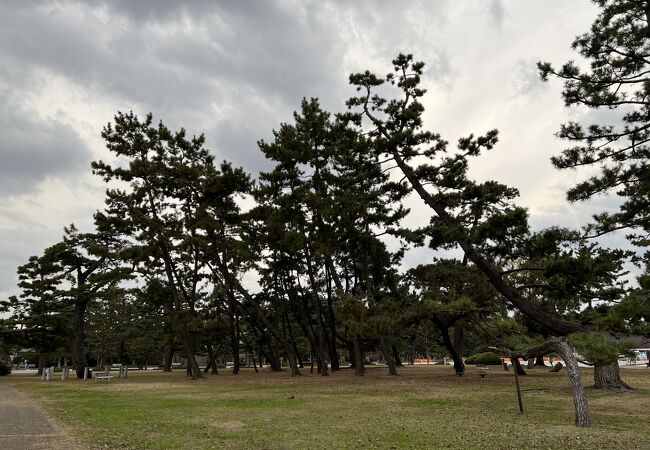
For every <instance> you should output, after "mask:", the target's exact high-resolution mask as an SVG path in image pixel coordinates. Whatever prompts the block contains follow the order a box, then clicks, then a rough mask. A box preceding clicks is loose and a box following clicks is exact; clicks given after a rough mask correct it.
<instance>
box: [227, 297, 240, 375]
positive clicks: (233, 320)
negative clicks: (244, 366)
mask: <svg viewBox="0 0 650 450" xmlns="http://www.w3.org/2000/svg"><path fill="white" fill-rule="evenodd" d="M228 319H229V322H230V342H231V348H232V374H233V375H237V374H238V373H239V366H240V361H239V326H238V324H237V314H236V313H235V298H234V293H233V292H232V291H231V290H229V292H228Z"/></svg>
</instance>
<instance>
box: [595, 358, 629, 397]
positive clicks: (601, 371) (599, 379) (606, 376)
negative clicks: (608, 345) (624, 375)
mask: <svg viewBox="0 0 650 450" xmlns="http://www.w3.org/2000/svg"><path fill="white" fill-rule="evenodd" d="M594 387H595V388H596V389H611V390H616V391H621V392H627V391H631V390H633V389H632V388H631V387H630V386H628V385H627V384H626V383H625V382H624V381H623V380H622V379H621V372H620V370H619V367H618V360H615V361H614V362H613V363H611V364H608V365H594Z"/></svg>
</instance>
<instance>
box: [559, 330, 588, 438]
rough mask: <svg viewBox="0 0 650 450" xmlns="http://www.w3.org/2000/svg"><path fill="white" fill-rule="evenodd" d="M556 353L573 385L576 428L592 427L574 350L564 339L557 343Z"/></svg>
mask: <svg viewBox="0 0 650 450" xmlns="http://www.w3.org/2000/svg"><path fill="white" fill-rule="evenodd" d="M556 352H557V354H558V355H560V357H561V358H562V359H563V360H564V362H565V364H566V370H567V375H568V377H569V384H570V385H571V394H572V395H573V406H574V408H575V415H576V426H577V427H589V426H591V419H590V418H589V404H588V403H587V395H586V394H585V388H584V386H583V385H582V381H580V369H579V368H578V360H577V359H576V356H575V355H574V354H573V350H571V348H570V347H569V344H567V342H566V341H565V340H564V339H561V340H558V341H557V344H556Z"/></svg>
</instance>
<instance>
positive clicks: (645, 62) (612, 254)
mask: <svg viewBox="0 0 650 450" xmlns="http://www.w3.org/2000/svg"><path fill="white" fill-rule="evenodd" d="M595 3H596V4H597V5H598V6H599V7H600V13H599V15H598V17H597V19H596V20H595V22H594V23H593V25H592V27H591V29H590V30H589V31H588V32H587V33H586V34H584V35H581V36H578V37H577V38H576V39H575V41H574V42H573V44H572V46H573V48H574V49H575V50H576V51H577V52H578V53H579V54H580V55H581V57H582V58H583V59H584V60H586V61H587V62H588V65H584V66H583V65H580V64H578V63H575V62H568V63H566V64H564V65H562V66H560V67H559V68H556V67H555V66H554V65H552V64H551V63H546V62H541V63H539V64H538V68H539V72H540V76H541V78H542V80H544V81H550V82H558V81H559V82H561V83H563V91H562V97H563V99H564V102H565V104H566V105H567V107H569V106H575V105H582V106H586V107H588V108H608V109H611V110H614V111H620V116H619V119H618V121H617V122H615V123H607V124H591V123H578V122H570V123H565V124H561V125H560V124H559V132H558V135H559V137H560V138H562V139H563V140H564V141H565V142H566V148H565V149H564V150H563V151H558V152H557V154H556V156H555V157H553V159H552V164H553V165H554V166H555V167H556V168H557V169H558V170H567V169H574V170H578V171H580V170H588V169H589V168H590V170H591V171H590V172H589V173H593V174H594V175H593V176H591V177H590V178H587V179H586V181H583V182H580V183H578V184H576V185H575V186H573V187H572V188H571V189H570V190H569V191H568V193H567V196H568V200H569V201H571V202H588V201H590V199H592V198H594V197H595V196H598V195H611V196H615V197H618V198H619V199H620V200H621V201H620V207H619V208H618V209H616V210H614V211H605V212H602V213H599V214H597V215H595V216H594V217H593V221H591V222H590V223H586V224H583V227H582V228H579V229H568V228H564V227H560V226H554V227H550V228H546V229H541V230H540V229H532V228H531V227H530V226H529V220H528V219H529V218H528V213H527V211H526V209H525V208H523V207H521V206H520V205H518V195H519V192H518V190H517V188H516V187H514V186H507V185H505V184H503V183H501V182H499V181H498V180H495V181H485V182H478V181H475V180H473V179H472V178H471V177H470V176H469V169H470V167H471V165H472V164H473V161H475V160H476V157H478V156H479V155H481V154H483V153H485V152H492V151H496V152H498V148H497V147H498V146H497V141H498V132H497V130H487V131H485V132H484V134H479V135H469V136H466V137H461V138H459V139H458V140H457V143H456V144H455V145H452V144H450V143H449V142H448V141H447V140H445V138H444V137H443V136H441V135H439V134H438V133H436V132H435V131H431V130H429V129H428V128H427V127H426V125H425V123H424V121H423V113H424V105H423V103H422V98H423V97H424V96H425V95H426V90H425V89H424V88H423V87H422V85H421V77H422V74H423V71H424V69H425V64H424V63H423V62H419V61H417V60H415V59H414V58H413V56H412V55H405V54H400V55H399V56H397V57H396V58H395V59H394V60H393V61H392V67H390V72H389V74H388V75H386V76H380V75H376V74H374V73H371V72H369V71H365V72H360V73H355V74H352V75H350V79H349V81H350V84H351V86H352V87H353V88H355V89H356V94H355V96H353V97H351V98H349V99H348V100H347V102H346V105H347V110H346V111H345V112H343V113H338V114H333V113H330V112H328V111H325V110H323V108H322V107H321V106H320V104H319V101H318V100H317V99H313V98H312V99H304V100H303V101H302V103H301V105H300V106H299V108H298V110H297V112H295V113H294V116H293V118H292V119H291V120H289V121H288V122H286V123H282V124H280V125H279V127H278V128H277V129H276V130H275V131H274V132H273V137H272V139H271V140H269V141H268V142H267V141H259V142H258V146H259V149H260V151H261V153H262V154H263V155H264V157H265V158H266V159H267V160H268V162H269V163H270V164H269V166H270V167H271V169H270V170H268V171H266V172H263V173H260V174H259V176H257V177H253V176H252V175H251V174H249V173H247V171H246V168H240V167H234V166H233V165H232V164H231V163H230V162H228V161H223V162H217V161H215V158H214V156H213V153H211V152H210V151H209V150H208V149H206V148H205V146H204V143H205V139H204V137H203V136H188V135H187V134H186V132H185V130H183V129H180V130H178V131H174V130H170V129H169V128H167V127H166V126H165V125H164V124H163V123H162V122H158V123H156V122H154V118H153V115H152V114H149V115H147V116H145V117H138V116H137V115H136V114H134V113H132V112H129V113H122V112H118V113H117V114H116V115H115V117H114V120H113V121H112V122H111V123H109V124H107V125H106V126H105V127H104V129H103V130H102V137H103V139H104V141H105V143H106V148H107V150H108V152H109V154H110V156H109V157H107V158H106V159H107V160H110V161H112V162H111V163H108V162H105V161H101V160H100V161H95V162H93V163H92V172H93V174H95V175H96V176H97V177H99V178H101V180H103V182H105V183H106V198H105V205H103V206H101V205H97V206H98V210H97V212H96V213H95V215H94V224H95V227H94V229H93V230H88V231H84V232H82V231H80V230H78V229H77V228H76V227H75V226H74V225H68V226H66V227H65V228H64V234H63V237H62V239H61V241H60V242H58V243H55V244H54V245H52V246H51V247H49V248H47V249H44V251H43V252H42V253H41V254H40V255H36V256H32V257H30V258H29V259H28V260H27V261H26V262H25V264H24V265H22V266H21V267H19V268H18V277H19V286H18V287H19V288H20V294H19V295H17V296H13V297H11V298H9V299H7V300H5V301H2V302H0V305H1V306H0V308H1V310H2V311H4V312H5V313H7V318H5V319H2V321H1V322H0V341H1V342H0V350H3V351H5V352H8V351H9V350H8V349H9V348H13V349H21V348H22V349H29V350H30V351H32V352H33V355H32V358H33V359H34V361H35V362H36V363H37V364H38V369H39V373H40V371H42V370H43V368H44V367H46V366H47V365H49V364H50V363H51V362H52V361H53V360H56V359H59V358H67V359H69V361H70V363H71V365H72V366H73V367H74V370H75V371H76V374H77V376H78V377H83V374H84V368H85V367H86V366H89V365H90V366H93V365H98V366H101V365H102V364H104V363H118V362H119V363H126V364H136V365H138V366H140V367H143V366H146V365H147V364H149V365H152V364H153V365H156V366H157V365H160V366H161V367H162V368H163V369H164V370H167V371H169V370H171V369H172V361H173V358H174V355H181V356H182V357H183V358H185V359H186V361H187V369H186V370H187V374H188V376H191V377H194V378H201V377H204V376H205V375H204V374H205V373H206V372H208V371H211V372H212V373H213V374H214V373H218V369H217V368H218V366H219V365H220V364H222V360H223V359H224V357H225V359H227V360H228V361H231V362H232V373H233V374H237V373H238V372H239V370H240V367H241V366H242V364H243V363H242V360H241V359H242V357H244V358H245V359H246V360H247V361H249V362H252V363H253V364H254V365H255V366H256V370H257V366H260V365H261V363H262V360H263V361H264V362H265V363H267V364H269V365H270V367H271V370H280V369H281V367H282V361H286V363H287V364H288V366H289V367H290V373H291V375H292V376H298V375H300V374H301V371H304V370H311V371H315V372H317V373H319V374H320V375H322V376H327V375H328V373H329V372H330V371H337V370H341V369H342V368H344V367H351V368H353V370H354V371H355V374H356V375H358V376H363V374H364V364H366V363H367V357H368V356H369V355H371V354H373V355H375V354H378V355H381V359H382V360H383V361H385V363H386V365H387V368H388V369H387V370H388V374H389V375H397V374H398V371H399V366H400V365H402V364H403V363H405V362H406V361H404V360H405V359H408V360H410V361H411V362H412V361H413V360H414V359H415V358H416V357H425V358H429V357H431V356H448V357H450V358H451V360H453V370H454V371H455V373H456V374H458V375H459V376H462V375H463V374H464V372H465V364H464V358H465V357H467V356H469V355H471V354H473V353H478V352H480V351H486V350H487V349H488V347H496V348H497V349H499V351H502V353H503V354H508V355H510V356H521V357H524V358H538V359H539V358H541V357H543V356H544V355H548V354H551V353H553V354H558V355H560V356H561V357H562V359H563V360H564V361H565V362H566V364H567V374H568V377H569V381H570V384H571V387H572V392H573V396H574V403H575V406H576V424H577V425H578V426H588V425H589V424H590V419H589V413H588V405H587V399H586V396H585V394H584V389H583V380H581V378H580V372H579V370H578V365H577V364H578V359H577V357H576V355H575V354H574V352H573V348H576V349H577V353H578V355H579V356H578V358H581V359H582V360H583V362H587V363H589V364H591V365H593V366H594V383H595V385H596V387H598V388H610V389H616V390H621V391H622V390H627V389H632V388H633V387H630V386H628V385H627V384H625V382H624V381H623V380H621V378H620V373H619V367H618V356H619V355H620V354H621V353H623V352H625V351H626V349H627V347H626V344H625V343H624V340H625V336H630V335H641V336H648V335H650V326H649V324H650V304H649V302H648V295H649V290H650V272H649V270H650V269H649V268H650V260H649V259H648V255H647V253H646V251H645V249H646V247H648V245H650V237H649V233H650V216H649V215H648V211H649V210H650V209H649V207H650V203H649V202H650V200H649V199H650V197H649V193H650V178H649V177H648V174H650V168H649V167H648V159H649V156H650V146H649V145H648V144H649V143H650V100H649V97H650V78H649V77H648V70H649V68H648V66H649V65H650V25H649V24H650V2H645V1H624V0H596V1H595ZM540 82H542V81H540ZM540 114H543V111H541V112H540ZM583 166H585V167H584V168H583ZM504 167H505V166H504ZM504 170H505V169H504ZM411 197H416V198H418V199H419V200H418V202H419V203H418V205H419V208H421V209H422V211H419V212H420V213H422V212H423V211H425V213H424V214H420V216H426V217H430V220H428V221H426V222H423V223H420V224H418V226H417V227H416V228H413V227H407V226H406V225H405V220H404V219H405V218H406V217H407V216H408V215H409V214H410V211H409V210H408V208H406V206H405V204H406V200H407V198H411ZM244 205H252V206H246V207H245V206H244ZM621 230H624V231H621ZM617 232H619V233H620V232H624V233H626V236H627V238H628V240H629V247H626V249H617V248H607V247H605V246H602V245H601V242H602V240H601V237H603V236H606V235H607V234H609V233H617ZM417 246H428V247H430V248H431V249H433V250H452V251H451V252H439V253H437V254H439V255H445V256H444V257H443V256H440V257H436V258H433V259H431V260H426V261H419V264H418V265H417V266H416V267H414V268H411V269H409V270H406V269H404V264H403V257H404V255H405V253H406V252H407V251H408V250H409V249H411V248H414V247H417ZM450 255H459V256H458V257H457V258H455V257H453V256H450ZM630 264H633V265H635V267H636V269H634V270H635V271H636V273H638V276H637V277H636V281H634V280H633V278H634V277H633V276H632V275H630V274H629V267H630ZM630 281H632V282H630ZM199 356H201V359H199V358H198V357H199ZM200 360H205V361H206V365H205V366H204V368H203V369H202V368H200V367H199V361H200ZM307 362H308V363H309V364H311V367H310V368H309V369H307V368H305V367H304V364H305V363H307ZM517 369H518V370H522V371H523V368H521V367H517ZM450 370H452V369H450Z"/></svg>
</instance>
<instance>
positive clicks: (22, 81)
mask: <svg viewBox="0 0 650 450" xmlns="http://www.w3.org/2000/svg"><path fill="white" fill-rule="evenodd" d="M477 1H478V0H477ZM480 1H481V2H482V3H474V2H473V3H472V4H471V6H468V5H467V4H461V2H450V1H448V0H437V1H435V2H426V1H423V0H418V1H409V2H395V1H389V0H379V1H371V0H360V1H358V2H346V1H343V0H329V1H327V0H325V1H316V0H312V1H305V2H298V1H290V0H276V1H271V0H256V1H247V2H236V1H220V2H215V1H212V0H195V1H191V2H189V1H185V2H183V1H178V0H138V1H131V0H110V1H109V0H84V1H81V0H79V1H77V0H60V1H49V0H33V1H30V0H25V1H24V2H0V126H1V127H2V129H3V133H2V135H1V136H2V137H0V144H1V147H0V152H2V153H0V158H1V159H0V176H2V177H3V178H4V179H3V180H0V189H1V190H2V192H3V194H4V193H6V192H9V193H11V194H12V195H13V197H12V200H11V201H10V202H4V203H0V219H1V220H0V227H2V229H1V231H2V232H3V236H4V237H3V239H4V240H2V241H1V242H0V258H1V259H2V264H1V265H2V267H0V269H2V271H3V273H5V274H6V273H9V274H10V275H11V274H13V273H14V269H15V267H16V266H17V265H18V264H22V263H24V261H25V260H26V258H27V257H28V256H29V254H32V253H34V252H35V249H36V250H37V249H39V248H40V249H42V248H43V247H44V246H45V245H49V244H51V241H50V239H53V240H56V239H58V237H59V236H60V232H61V227H62V226H63V225H64V224H66V223H69V222H72V221H74V222H76V223H82V224H83V223H85V224H86V225H88V222H89V220H90V219H89V216H90V215H89V211H92V209H94V208H97V207H101V195H95V194H94V193H92V195H91V194H90V193H89V192H91V191H92V192H94V190H101V188H102V187H101V186H100V187H99V188H98V187H97V185H99V184H100V183H99V181H97V185H93V184H92V182H93V181H96V180H94V179H93V180H90V178H91V177H89V176H88V177H86V178H84V180H83V182H85V183H89V187H88V189H77V192H74V193H73V194H71V193H72V189H70V188H69V187H65V186H64V187H61V186H60V184H61V183H59V184H56V183H55V182H54V181H56V179H57V178H58V179H59V180H60V179H62V178H65V177H67V176H68V175H70V174H72V173H74V174H75V175H76V176H78V177H82V176H83V175H86V174H88V162H89V161H90V160H91V159H94V158H98V157H105V156H104V155H105V154H102V153H101V152H102V149H103V146H102V145H101V142H100V141H99V139H98V135H99V131H100V129H99V128H100V127H101V125H103V124H104V123H106V122H107V121H109V120H111V116H112V114H113V113H114V112H115V111H117V110H122V111H128V110H133V111H135V112H137V113H139V114H145V113H147V112H149V111H151V112H153V113H154V117H155V119H156V120H162V121H164V122H165V123H166V124H167V125H168V126H170V127H171V128H178V127H180V126H184V127H186V128H187V129H188V132H189V133H194V134H198V133H201V132H205V134H206V137H207V143H206V146H207V147H208V148H210V149H212V150H213V152H214V153H215V155H216V157H217V160H220V159H224V158H225V159H229V160H231V161H233V163H234V164H236V165H241V166H244V167H245V169H246V170H248V171H250V172H252V173H253V174H256V172H258V171H260V170H265V169H267V168H268V163H267V162H266V161H265V160H264V159H263V156H262V154H261V153H260V152H259V150H258V148H257V145H256V141H257V140H258V139H260V138H264V139H269V138H270V137H271V130H272V129H274V128H276V129H277V128H278V127H279V125H280V123H281V122H283V121H290V120H291V113H292V111H294V110H296V109H297V108H299V105H300V100H301V99H302V97H312V96H313V97H319V98H320V100H321V104H322V105H323V107H324V108H326V109H328V110H331V111H340V110H342V109H344V101H345V99H346V97H348V96H349V95H352V94H354V92H353V90H352V89H350V87H349V86H348V85H347V76H348V73H349V72H353V71H354V72H356V71H361V70H365V69H366V68H368V69H371V70H375V71H377V72H378V73H379V74H383V73H385V72H387V71H388V70H390V60H391V59H392V58H393V57H394V56H395V55H396V54H397V53H398V52H409V53H410V52H413V53H414V54H415V57H416V58H417V59H420V60H424V61H425V62H426V63H427V66H426V69H427V71H426V74H425V79H424V81H425V84H426V87H427V88H429V89H430V94H429V96H427V98H426V99H425V100H424V101H425V103H426V105H425V106H426V108H427V112H428V113H429V114H430V115H431V117H432V118H433V119H434V120H435V121H436V123H433V124H432V125H431V124H428V125H427V126H431V127H432V128H434V129H438V127H439V125H442V128H441V131H442V132H444V133H445V136H444V137H445V138H448V139H450V140H452V141H453V140H454V139H455V138H456V136H455V135H454V133H456V132H462V133H463V134H466V133H465V132H466V130H465V128H466V127H470V125H471V127H470V128H469V129H470V130H473V129H474V127H475V126H478V127H479V128H484V127H487V125H484V124H483V123H482V122H481V121H482V120H487V119H490V121H491V119H492V117H491V116H492V115H495V114H496V116H497V117H498V118H504V120H506V119H508V120H510V122H512V120H511V119H510V117H511V116H512V115H513V112H512V111H509V108H512V107H513V106H512V104H513V103H515V102H509V103H508V102H506V103H500V101H499V98H496V97H495V98H491V97H489V95H490V94H491V93H494V92H496V91H498V89H497V87H498V86H499V84H500V83H503V85H504V86H506V88H507V87H509V86H510V85H511V82H510V81H504V80H507V76H504V75H503V72H504V71H505V72H507V73H508V74H510V73H511V69H512V67H513V65H514V64H515V62H516V61H518V60H521V59H522V58H532V57H533V56H531V55H529V54H526V53H524V54H522V49H527V48H528V47H530V45H531V44H530V42H532V41H531V39H535V37H534V36H532V35H531V33H529V31H530V30H532V29H534V30H536V32H537V31H539V32H540V33H541V31H540V30H541V28H542V27H543V24H542V23H541V22H540V21H539V20H538V15H539V14H531V16H534V17H533V19H531V20H534V23H533V24H534V25H535V27H531V26H530V22H529V23H528V24H527V23H525V20H524V21H522V20H521V17H522V14H523V17H528V16H527V15H526V14H525V13H529V12H530V11H531V10H532V9H534V8H533V7H532V6H528V3H525V6H524V3H523V2H522V3H520V4H517V5H515V4H514V3H513V4H509V5H508V11H506V10H505V8H504V6H503V4H502V3H501V1H497V0H487V1H485V0H480ZM555 2H556V5H557V4H560V2H559V0H555ZM481 5H484V6H481ZM471 8H473V9H471ZM563 8H564V9H562V11H560V12H558V8H549V7H540V8H539V9H540V10H541V11H545V12H548V14H549V18H550V19H549V21H551V20H556V19H557V16H558V15H564V16H566V15H567V14H568V13H567V11H568V9H569V7H568V6H563ZM571 11H573V12H575V11H582V10H581V9H579V8H578V7H575V9H571ZM468 12H469V13H468ZM553 14H555V16H553ZM486 15H488V16H489V18H490V20H489V21H488V20H486ZM515 15H516V16H517V19H518V22H517V24H518V25H520V26H521V30H524V31H521V30H514V31H513V30H511V29H510V28H511V27H503V29H502V30H501V31H502V32H501V33H493V32H490V31H491V30H493V29H494V24H496V25H497V27H500V26H501V24H502V23H503V21H504V20H505V18H507V16H513V17H514V16H515ZM572 17H574V16H572ZM514 22H515V21H514V20H513V23H514ZM563 23H564V22H563ZM547 28H552V33H551V34H552V35H553V36H554V38H555V37H556V36H557V35H558V33H557V29H556V28H557V26H556V25H555V24H552V25H551V26H550V27H547ZM580 31H582V30H581V29H577V30H570V33H568V37H566V36H560V37H559V38H558V39H562V40H563V42H566V43H568V42H570V38H571V37H572V36H574V35H575V34H577V33H578V32H580ZM508 33H513V34H508ZM517 33H519V34H517ZM497 35H498V36H497ZM477 36H479V38H477ZM497 38H499V39H497ZM522 42H523V43H522ZM516 43H519V45H520V47H519V48H517V47H516V46H515V45H514V44H516ZM565 47H566V44H564V46H563V48H565ZM513 55H516V56H513ZM548 56H549V58H551V57H553V56H554V54H549V55H548ZM561 58H563V57H561ZM502 66H503V69H501V67H502ZM491 72H494V73H493V74H492V73H491ZM529 75H530V73H529V72H527V71H523V70H522V72H521V74H519V75H517V76H518V78H517V80H515V81H514V83H515V85H517V86H518V87H519V89H520V90H528V88H529V85H528V83H530V79H529ZM489 76H492V78H489ZM539 85H540V86H542V84H541V83H539ZM517 86H515V88H516V87H517ZM540 93H543V91H540ZM507 95H508V93H506V94H504V95H503V96H502V97H503V98H505V97H506V96H507ZM431 99H433V100H431ZM506 100H508V99H506ZM557 102H558V103H559V102H560V100H559V98H558V99H557ZM518 103H519V104H518V105H516V106H517V108H528V109H522V110H521V111H519V110H518V111H517V112H516V115H517V116H518V117H522V116H526V115H527V116H530V117H533V113H531V110H530V108H532V106H531V105H532V103H533V102H518ZM524 103H525V104H524ZM483 105H486V106H483ZM488 106H489V108H488ZM493 110H498V113H494V112H492V111H493ZM534 114H539V113H538V112H535V113H534ZM43 118H49V119H43ZM561 120H564V119H560V118H558V120H557V123H556V124H555V125H554V127H553V129H552V130H546V129H544V130H542V129H540V130H539V131H538V133H539V135H540V136H541V135H542V134H543V135H544V136H546V135H547V136H548V137H549V139H552V133H553V132H554V131H556V128H557V124H559V123H560V121H561ZM476 122H479V124H478V125H474V124H475V123H476ZM554 123H555V122H554ZM506 125H510V123H508V124H504V126H506ZM523 125H526V124H523ZM523 125H521V126H520V127H519V128H517V132H522V133H526V131H522V130H523ZM489 126H492V125H489ZM445 127H446V128H445ZM448 130H451V132H448ZM89 148H90V149H92V152H93V156H90V155H89ZM45 149H49V151H45ZM538 169H539V168H535V170H536V171H537V172H539V170H538ZM549 170H550V167H549ZM502 173H503V171H502V172H500V173H499V175H500V176H501V174H502ZM542 177H543V174H541V173H540V174H539V178H542ZM527 181H528V182H529V183H530V180H527ZM63 184H65V183H63ZM77 184H79V183H77ZM37 185H38V186H39V189H37V191H38V192H36V193H34V192H32V191H31V190H30V189H32V187H33V186H37ZM518 187H524V188H525V187H526V186H523V183H522V186H518ZM66 189H67V190H66ZM81 191H84V192H86V194H87V195H85V196H84V197H83V200H77V197H76V194H78V192H81ZM522 191H523V189H522ZM16 194H21V195H20V196H18V195H16ZM59 194H60V195H59ZM56 196H58V197H56ZM64 196H67V197H64ZM73 196H74V198H72V199H71V197H73ZM53 198H54V200H53ZM16 199H20V201H18V200H16ZM59 199H62V200H61V201H60V202H59V203H57V201H58V200H59ZM64 200H65V201H64ZM95 201H97V203H94V202H95ZM16 209H17V210H20V211H19V212H20V213H25V214H24V215H22V216H21V214H17V215H16V217H12V216H11V215H10V214H9V212H10V210H16ZM421 214H422V213H421V211H419V210H416V217H415V218H414V219H413V221H414V222H417V221H418V219H421V218H422V216H421ZM21 217H29V218H31V220H32V221H33V223H29V222H27V221H24V220H23V219H21ZM34 224H38V227H37V228H38V230H39V236H40V237H41V238H42V239H44V240H47V242H41V241H38V240H34V241H33V242H32V243H31V244H30V243H29V242H27V240H28V236H29V232H26V233H24V234H23V230H24V229H27V228H29V230H33V229H36V228H35V227H36V225H34ZM39 227H40V228H39ZM45 237H47V239H45ZM23 239H25V240H26V241H25V243H23V244H24V245H23V244H19V241H20V242H22V240H23ZM36 252H37V251H36ZM421 258H425V259H426V258H427V256H426V254H425V252H424V251H422V250H414V251H413V252H412V253H410V255H409V256H408V257H407V260H408V261H409V262H408V263H409V264H417V261H418V259H421ZM10 269H11V270H10ZM7 276H9V275H7ZM9 278H11V277H9ZM9 278H6V277H5V278H1V279H0V292H8V291H9V290H10V289H12V288H13V287H12V286H9V285H6V284H5V283H9Z"/></svg>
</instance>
